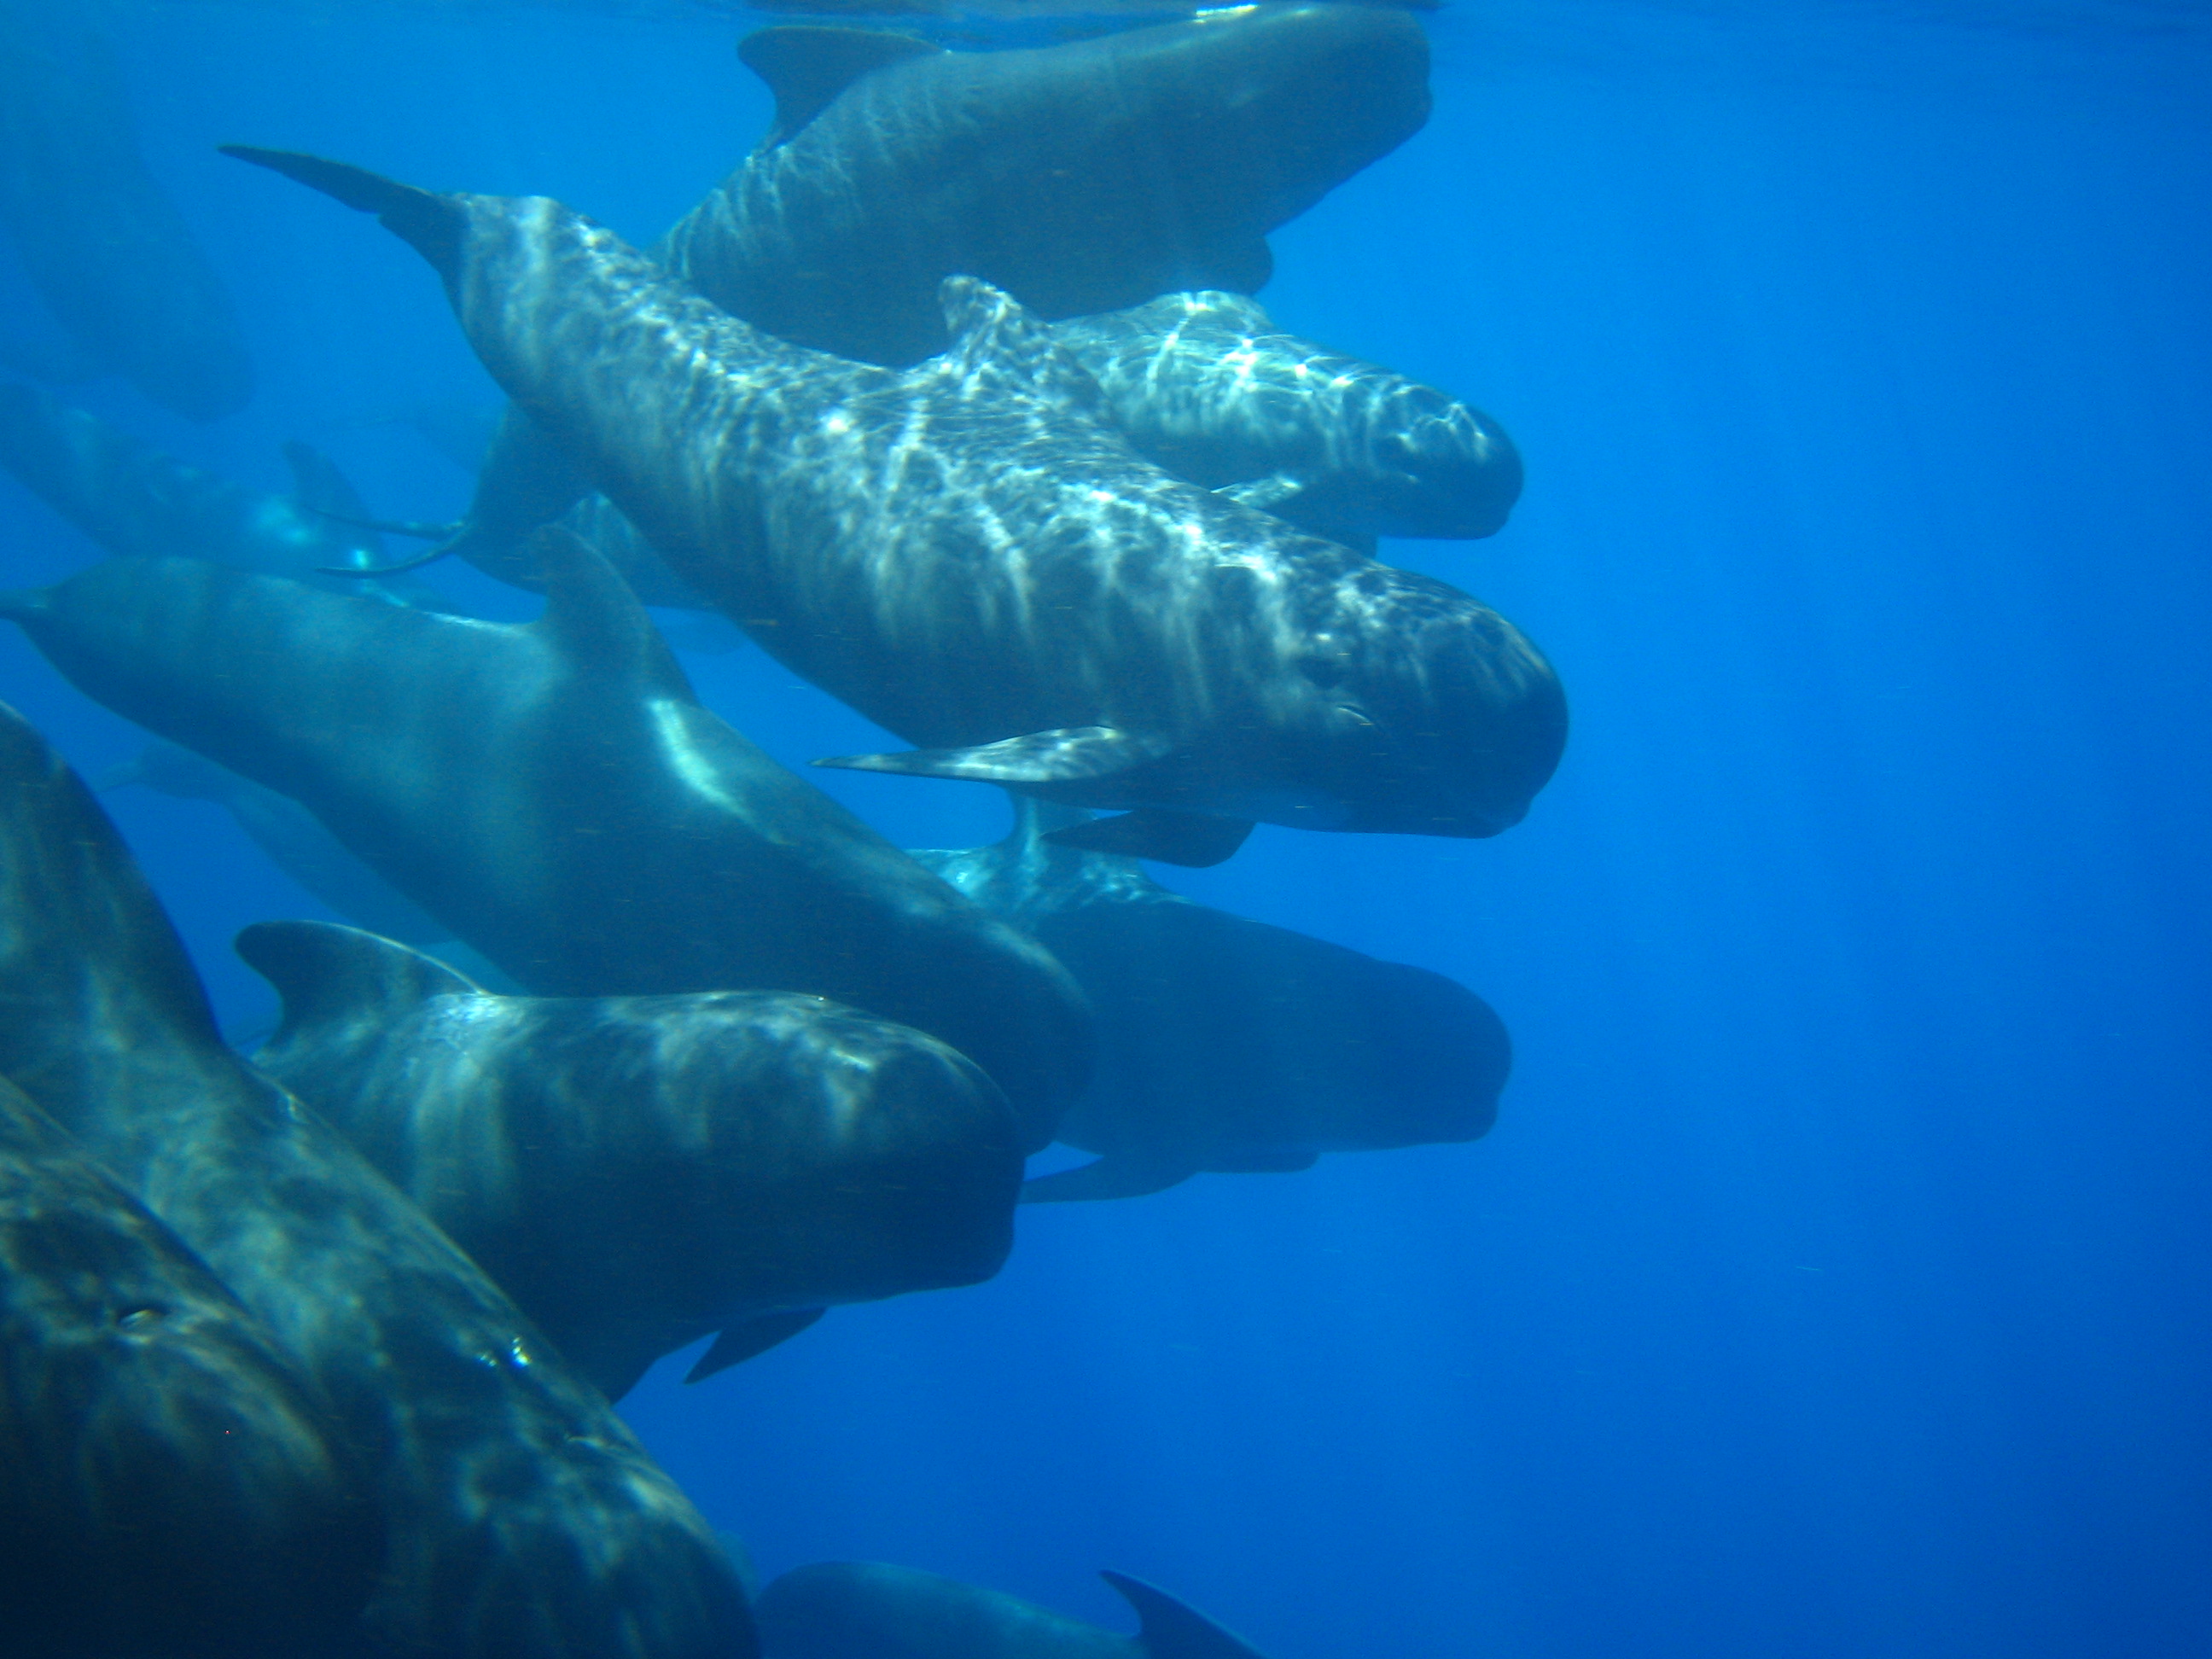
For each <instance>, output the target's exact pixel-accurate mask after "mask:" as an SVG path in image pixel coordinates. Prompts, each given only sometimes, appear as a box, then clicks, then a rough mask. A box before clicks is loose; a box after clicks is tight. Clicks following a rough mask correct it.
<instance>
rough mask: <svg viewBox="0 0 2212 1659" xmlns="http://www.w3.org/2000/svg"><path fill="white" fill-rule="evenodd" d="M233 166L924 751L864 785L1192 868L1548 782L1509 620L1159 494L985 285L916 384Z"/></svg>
mask: <svg viewBox="0 0 2212 1659" xmlns="http://www.w3.org/2000/svg"><path fill="white" fill-rule="evenodd" d="M232 153H234V154H236V155H240V156H241V157H242V158H243V159H246V160H249V161H257V162H258V163H260V164H262V165H264V166H267V167H273V168H275V169H276V170H278V171H280V172H283V173H289V174H290V175H292V176H295V177H297V178H299V179H302V180H303V181H305V182H307V183H308V184H311V185H313V186H315V187H316V188H319V189H321V190H324V191H327V192H328V193H331V194H332V195H334V196H336V197H337V198H338V199H340V200H342V201H344V202H346V203H348V204H350V205H352V206H355V207H356V208H359V209H362V210H369V211H374V212H377V213H379V214H380V215H381V216H382V217H383V220H384V222H385V223H386V225H387V226H388V227H390V228H392V229H394V230H395V231H396V232H397V233H398V234H400V235H402V236H403V237H404V238H405V239H407V240H410V242H411V243H412V244H413V245H414V246H416V248H417V249H418V250H419V251H421V252H422V253H423V254H424V256H425V257H426V258H428V259H429V260H430V262H431V263H432V264H434V265H435V267H436V268H438V269H439V270H441V273H442V274H443V275H444V276H445V278H446V281H447V291H448V294H449V295H450V297H451V298H452V300H453V303H454V306H455V309H456V311H457V313H458V314H459V318H460V319H461V322H462V325H463V326H464V329H465V331H466V332H467V334H468V336H469V338H470V341H471V344H473V345H474V346H475V348H476V349H477V355H478V356H479V357H480V358H482V359H483V362H484V363H485V365H486V366H487V368H489V369H490V370H491V372H492V374H493V376H494V378H495V379H496V380H499V381H500V382H501V385H502V386H503V388H504V389H505V390H506V391H507V393H508V394H509V395H510V396H511V397H513V398H515V399H516V401H517V402H518V403H519V404H520V405H521V406H522V408H523V409H524V410H526V412H527V413H529V414H531V415H532V416H533V418H536V419H537V420H538V422H540V424H542V425H544V426H545V427H546V428H547V429H548V430H549V431H550V432H552V433H553V434H554V435H556V437H557V438H559V439H560V440H561V441H562V442H563V443H564V444H566V445H567V446H568V447H569V449H570V450H571V451H572V452H573V453H574V454H576V455H578V456H579V457H581V458H584V459H585V460H586V470H587V471H589V472H590V473H591V474H592V477H594V478H595V479H596V480H597V481H598V483H599V484H600V485H601V487H602V488H603V489H605V492H606V494H607V495H608V496H609V497H610V499H611V500H612V501H614V503H615V505H616V506H617V507H620V508H621V509H622V510H623V513H625V514H626V515H627V516H628V517H629V519H630V520H633V521H634V522H635V524H636V525H637V526H638V527H639V528H640V529H641V531H642V532H644V533H645V535H646V536H647V538H648V539H649V540H650V541H651V542H652V543H653V546H654V548H655V549H656V550H658V551H659V553H660V554H661V555H662V556H664V557H665V559H666V560H667V561H668V562H669V565H670V566H671V568H672V569H673V570H674V571H675V573H676V574H677V575H678V577H680V578H681V579H682V580H684V581H686V582H688V583H689V584H690V585H691V586H694V587H696V588H697V589H698V590H699V591H700V592H702V593H705V594H706V595H707V596H708V597H709V598H710V599H713V600H714V602H715V603H716V605H718V606H719V607H720V609H721V610H722V611H725V612H726V614H727V615H728V616H730V617H732V619H733V620H736V621H738V622H739V623H741V624H743V625H744V627H745V628H746V629H748V630H749V631H750V632H751V633H752V634H753V635H754V637H755V638H756V639H757V640H758V641H760V642H761V643H762V644H763V646H764V647H766V648H767V649H768V650H769V652H771V653H773V654H775V656H776V657H778V658H779V659H781V661H783V662H784V663H785V664H786V665H788V666H790V667H791V668H793V670H794V671H797V672H798V673H799V674H801V675H803V676H805V678H808V679H811V680H812V681H813V682H814V683H815V684H818V685H820V686H822V687H823V689H824V690H828V691H829V692H830V693H831V694H832V695H834V696H837V697H839V698H841V699H842V700H843V701H844V702H848V703H849V704H850V705H852V706H853V707H854V708H857V709H858V710H860V712H861V713H862V714H866V715H867V716H868V717H869V718H870V719H872V720H875V721H876V722H877V723H878V724H879V725H882V726H886V727H888V728H889V729H890V730H891V731H893V732H897V733H898V734H899V735H900V736H901V737H903V738H906V739H908V741H909V742H911V743H914V744H916V745H918V750H919V752H916V753H911V754H905V755H889V756H875V757H853V758H851V759H848V760H846V761H843V762H841V763H842V764H848V765H857V766H863V767H867V768H870V769H876V770H882V771H893V772H905V773H909V774H914V775H927V776H937V777H947V778H967V779H975V780H979V781H985V782H995V783H1004V784H1007V785H1009V786H1012V787H1018V788H1021V789H1024V790H1026V791H1028V792H1029V793H1035V794H1038V795H1041V796H1044V797H1046V798H1048V799H1059V800H1061V801H1063V802H1065V803H1066V804H1069V805H1082V806H1091V807H1098V808H1104V809H1127V810H1128V811H1129V813H1130V816H1129V817H1126V818H1121V819H1113V820H1109V821H1107V822H1105V823H1096V824H1083V825H1079V826H1075V827H1074V828H1073V829H1069V830H1065V831H1061V832H1059V833H1060V835H1061V836H1063V838H1068V839H1077V838H1079V839H1080V841H1081V843H1082V844H1084V845H1088V846H1091V847H1094V848H1099V849H1100V850H1110V851H1118V852H1124V853H1130V854H1142V855H1144V856H1148V857H1154V858H1163V859H1167V860H1171V861H1176V862H1182V863H1187V864H1206V863H1212V862H1218V860H1221V859H1223V858H1225V857H1227V856H1229V855H1230V854H1231V853H1233V852H1234V851H1235V849H1236V848H1237V846H1238V845H1240V844H1241V843H1242V842H1243V838H1244V836H1246V834H1247V833H1249V829H1250V828H1251V825H1252V823H1253V822H1254V821H1255V820H1256V819H1265V820H1267V821H1271V822H1275V823H1285V824H1290V825H1292V826H1296V827H1302V828H1304V827H1310V828H1313V829H1334V830H1352V831H1395V832H1399V833H1411V834H1423V835H1442V836H1491V835H1496V834H1498V832H1499V831H1501V830H1503V829H1508V828H1510V826H1511V825H1513V824H1514V823H1517V822H1519V821H1520V819H1521V818H1522V817H1523V816H1524V815H1525V814H1526V812H1527V811H1528V804H1529V801H1530V799H1532V798H1533V797H1534V794H1535V793H1536V791H1537V790H1538V789H1539V788H1541V787H1542V785H1543V784H1544V783H1545V781H1547V779H1548V778H1549V777H1550V775H1551V774H1552V771H1553V768H1554V767H1555V766H1556V765H1557V763H1558V761H1559V753H1560V750H1561V748H1562V746H1563V744H1564V743H1565V729H1566V708H1565V699H1564V697H1563V696H1562V695H1561V693H1560V690H1559V683H1558V680H1557V678H1555V677H1554V676H1553V673H1552V671H1551V669H1550V667H1549V665H1547V664H1546V663H1545V661H1544V659H1542V657H1541V655H1539V654H1538V653H1537V652H1536V650H1535V648H1534V646H1532V645H1531V644H1530V643H1529V642H1528V641H1527V640H1526V639H1525V638H1523V637H1522V635H1521V634H1520V633H1519V632H1518V631H1517V630H1516V629H1514V628H1513V627H1512V625H1511V624H1510V623H1507V622H1506V621H1505V619H1504V617H1500V616H1498V614H1497V613H1496V612H1495V611H1491V610H1489V609H1487V608H1486V607H1485V606H1483V605H1480V604H1478V603H1477V602H1476V601H1475V600H1474V599H1470V598H1469V597H1468V596H1467V595H1466V594H1464V593H1462V592H1459V591H1457V590H1456V589H1454V588H1451V587H1449V586H1445V585H1444V584H1443V583H1441V582H1438V581H1435V580H1432V579H1431V578H1428V577H1425V576H1421V575H1418V574H1413V573H1411V572H1407V571H1402V570H1397V569H1394V568H1390V567H1389V566H1386V565H1380V564H1376V563H1375V562H1372V561H1370V560H1367V559H1364V558H1361V557H1359V556H1358V555H1356V554H1354V553H1352V552H1351V551H1350V550H1346V549H1345V548H1342V547H1340V546H1338V545H1336V544H1333V543H1329V542H1324V541H1321V540H1319V539H1316V538H1310V537H1305V536H1302V535H1300V534H1298V533H1297V532H1294V531H1292V530H1291V529H1290V528H1289V527H1288V526H1285V525H1284V524H1282V523H1281V522H1280V521H1279V520H1274V519H1272V518H1269V517H1267V516H1266V515H1265V514H1262V513H1256V512H1254V511H1251V510H1250V509H1248V508H1245V507H1240V506H1238V505H1237V504H1235V503H1233V502H1230V501H1224V500H1222V499H1221V498H1220V497H1218V496H1217V495H1212V494H1210V493H1209V492H1207V491H1205V490H1201V489H1196V488H1194V487H1193V486H1191V485H1189V484H1187V483H1182V482H1180V481H1179V480H1176V479H1175V478H1173V477H1170V476H1169V475H1168V474H1166V473H1165V472H1163V471H1161V470H1160V469H1158V467H1156V466H1153V465H1151V464H1150V463H1148V462H1146V461H1145V460H1143V459H1141V458H1139V456H1138V455H1137V454H1136V453H1134V452H1133V451H1132V450H1131V449H1130V448H1129V447H1128V445H1127V442H1126V441H1124V440H1123V439H1122V438H1121V436H1120V435H1119V434H1117V433H1116V432H1115V430H1114V429H1113V428H1112V426H1111V425H1110V424H1109V422H1107V421H1106V420H1105V418H1104V417H1103V412H1102V410H1101V409H1100V407H1099V403H1100V399H1099V393H1098V391H1097V385H1096V383H1095V382H1093V381H1092V380H1091V379H1090V377H1089V376H1088V375H1086V374H1084V373H1083V372H1082V371H1081V369H1080V368H1078V367H1077V366H1076V365H1075V364H1074V363H1073V361H1072V360H1071V359H1069V358H1068V357H1067V356H1066V355H1065V353H1064V352H1062V351H1061V350H1060V348H1059V347H1057V346H1056V345H1055V344H1054V343H1053V341H1052V338H1051V337H1050V335H1049V334H1048V333H1047V332H1046V331H1045V330H1044V328H1043V325H1042V324H1040V323H1038V322H1037V321H1036V319H1034V318H1032V317H1030V315H1028V314H1027V313H1024V311H1023V310H1022V309H1021V308H1020V307H1018V306H1017V305H1015V304H1014V303H1013V302H1012V301H1011V300H1009V299H1008V298H1007V297H1006V295H1003V294H1000V293H999V292H997V291H996V290H994V289H990V288H988V287H987V286H986V285H984V284H982V283H978V282H976V281H974V280H972V279H969V278H954V279H952V280H951V281H949V282H948V283H946V284H945V305H946V307H947V310H946V314H947V316H948V318H949V319H951V322H952V325H953V327H954V332H955V344H954V346H953V348H952V349H951V350H949V351H948V352H946V353H945V356H942V357H939V358H935V359H932V360H931V361H930V362H927V363H926V364H924V365H923V366H922V367H921V368H916V369H914V370H911V371H908V372H906V373H904V374H897V373H894V372H892V371H890V370H887V369H881V368H871V367H868V366H866V365H863V364H855V363H848V362H842V361H839V360H836V359H832V358H829V357H825V356H822V355H821V354H819V353H815V352H810V351H806V350H804V349H801V348H799V347H796V346H792V345H788V344H786V343H782V342H781V341H778V340H775V339H771V338H769V337H767V336H765V335H763V334H762V333H760V332H759V331H757V330H755V329H752V328H750V327H748V326H747V325H744V324H743V323H741V322H738V321H737V320H736V319H733V318H732V317H729V316H727V315H726V314H725V313H722V312H720V311H719V310H717V309H715V308H714V307H713V306H711V305H708V303H707V302H706V301H703V300H701V299H699V298H698V297H697V296H696V295H693V294H691V293H690V292H689V291H688V290H686V289H684V288H683V287H682V286H681V285H680V284H678V283H672V282H671V281H670V280H669V279H668V278H667V277H666V276H665V275H664V274H663V273H662V271H661V270H659V267H657V266H656V265H654V264H653V263H652V262H651V261H650V260H648V259H647V258H644V257H643V256H641V255H640V254H638V253H636V252H634V251H632V250H631V249H629V248H628V247H626V246H623V244H622V243H621V242H620V241H619V240H617V239H616V238H615V237H614V236H612V235H611V234H610V233H608V232H606V231H605V230H604V229H602V228H599V227H598V226H595V225H593V224H592V223H591V222H589V221H588V220H586V219H583V218H582V217H580V216H578V215H575V214H574V213H572V212H570V211H568V210H566V209H564V208H562V207H561V206H559V204H555V203H551V202H547V201H544V200H540V199H527V200H510V199H507V198H501V197H483V196H440V195H434V194H432V193H430V192H428V191H419V190H414V189H411V188H410V187H408V186H406V185H398V184H395V183H393V182H392V181H391V180H388V179H380V178H378V177H377V176H376V175H374V174H372V173H363V172H362V171H361V170H359V169H357V168H354V167H345V166H343V165H341V164H338V163H336V162H331V161H322V160H319V159H318V158H315V157H312V156H301V155H289V154H285V153H279V152H270V151H258V150H243V149H234V150H233V152H232ZM488 954H489V953H488Z"/></svg>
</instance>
